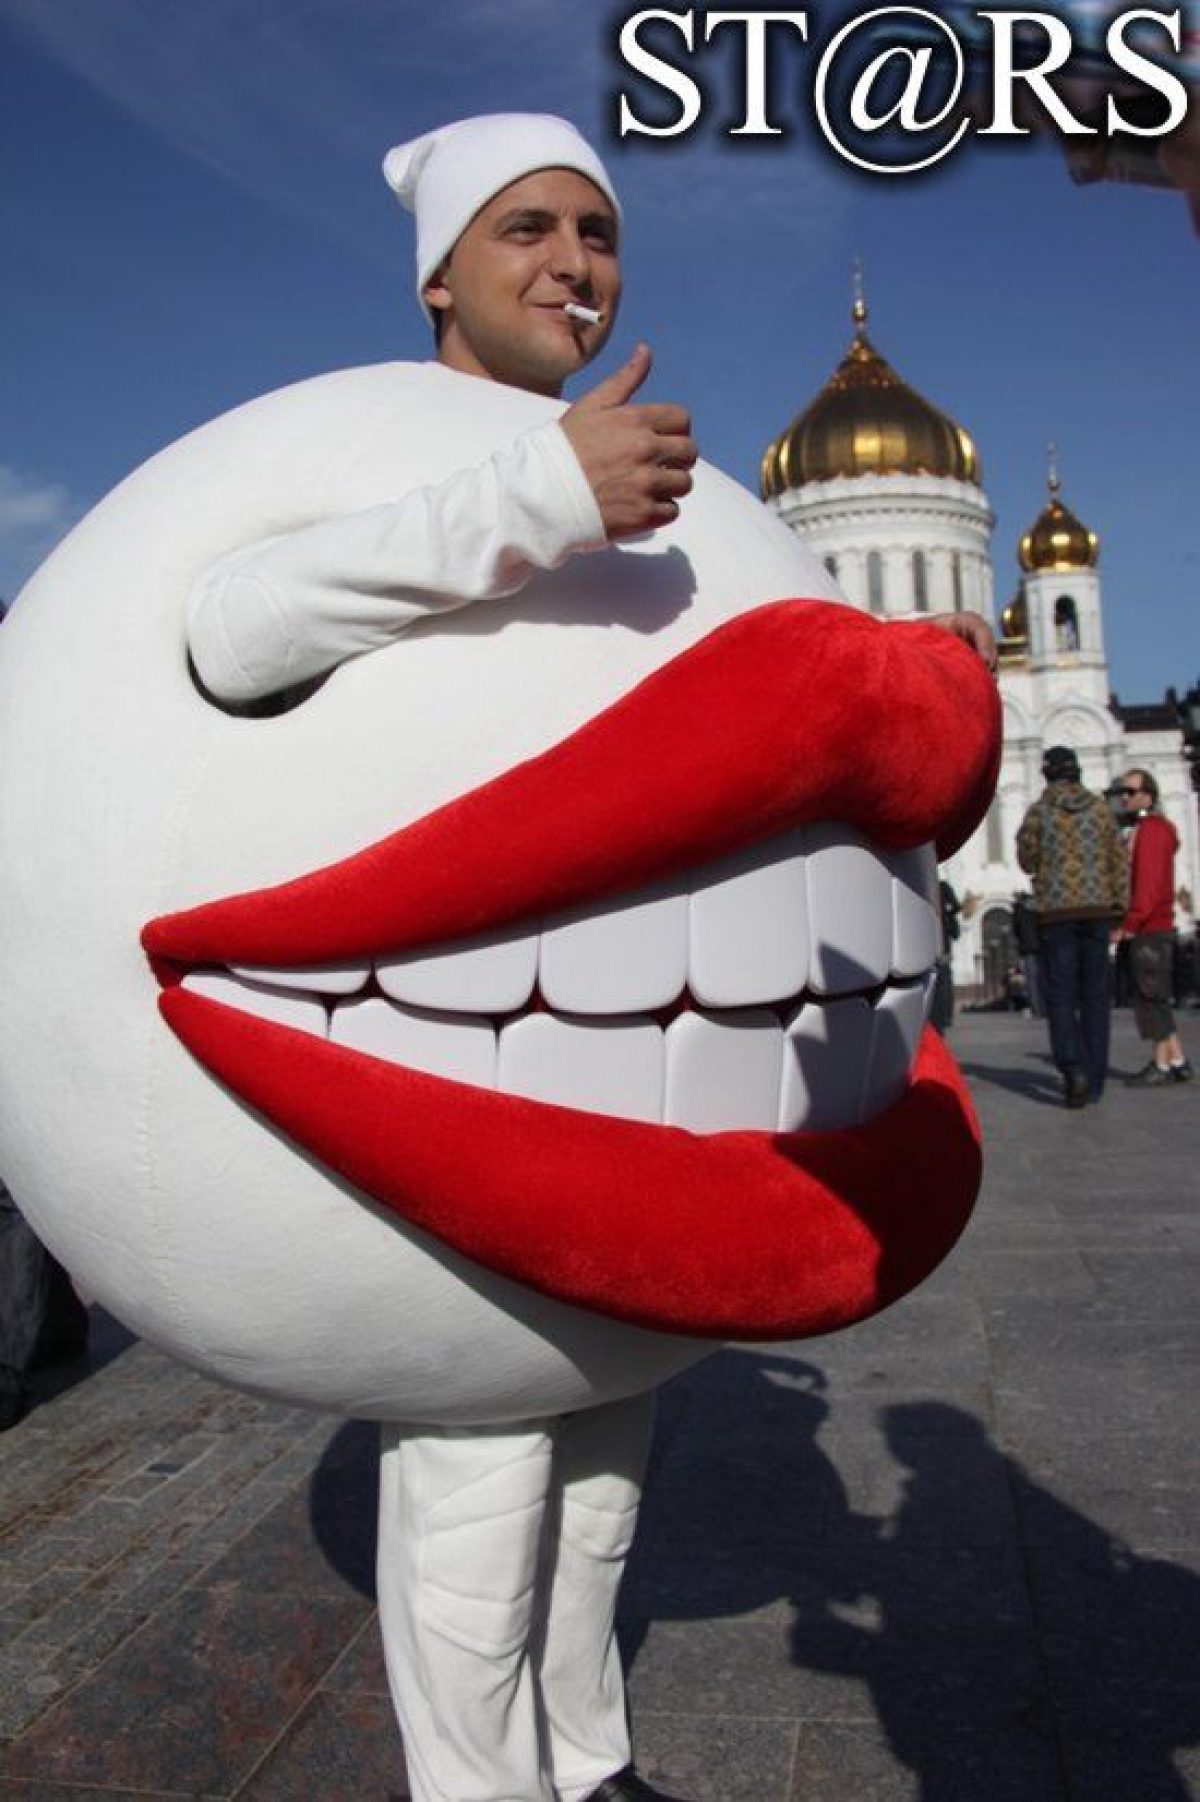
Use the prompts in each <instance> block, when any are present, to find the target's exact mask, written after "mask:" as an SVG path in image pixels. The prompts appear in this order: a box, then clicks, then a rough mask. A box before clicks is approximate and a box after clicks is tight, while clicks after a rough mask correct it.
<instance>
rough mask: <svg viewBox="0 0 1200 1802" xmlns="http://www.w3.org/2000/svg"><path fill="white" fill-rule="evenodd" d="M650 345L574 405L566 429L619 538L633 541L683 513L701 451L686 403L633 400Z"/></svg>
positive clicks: (606, 518)
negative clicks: (638, 534)
mask: <svg viewBox="0 0 1200 1802" xmlns="http://www.w3.org/2000/svg"><path fill="white" fill-rule="evenodd" d="M650 364H651V356H650V351H649V348H648V346H646V345H645V344H639V345H638V347H637V349H636V350H635V351H634V353H633V355H632V356H631V357H630V359H629V361H628V363H626V364H625V365H624V367H623V368H621V369H618V370H617V371H616V373H615V374H614V375H610V376H608V377H607V378H606V379H605V380H604V381H602V382H598V383H597V385H596V386H595V387H594V388H592V389H591V390H590V391H589V392H588V393H587V394H585V395H583V396H582V398H581V399H580V400H577V401H576V402H575V405H574V406H573V407H570V408H568V410H567V412H566V413H564V414H563V417H562V421H561V423H562V428H563V431H564V432H565V433H566V434H567V437H568V439H569V440H570V443H571V448H572V450H573V451H574V452H575V455H576V456H577V457H578V459H579V462H580V465H581V466H582V469H583V473H584V475H585V476H586V477H587V479H588V482H589V483H590V484H591V489H592V493H593V494H594V495H595V497H596V504H597V506H598V507H599V509H600V514H601V517H602V518H603V520H604V530H605V532H606V533H607V534H608V537H609V538H610V539H611V540H615V539H619V538H632V537H634V536H635V535H636V534H637V533H639V532H647V531H649V530H650V529H651V528H652V527H654V526H665V525H669V524H670V522H671V520H673V519H677V518H678V517H679V501H680V500H681V499H682V497H683V496H684V495H685V494H687V493H689V492H690V490H691V486H692V478H691V474H690V471H691V469H692V467H693V465H694V464H695V462H696V458H697V456H698V455H699V452H698V451H697V449H696V444H695V441H694V439H693V438H692V436H691V416H690V415H689V414H688V412H687V410H686V409H685V408H683V407H675V406H670V405H667V404H662V405H649V404H645V403H643V404H641V405H634V404H632V401H633V396H634V395H635V394H636V393H637V391H638V389H639V388H640V387H641V385H642V383H643V382H644V381H645V379H646V377H647V376H648V375H649V373H650Z"/></svg>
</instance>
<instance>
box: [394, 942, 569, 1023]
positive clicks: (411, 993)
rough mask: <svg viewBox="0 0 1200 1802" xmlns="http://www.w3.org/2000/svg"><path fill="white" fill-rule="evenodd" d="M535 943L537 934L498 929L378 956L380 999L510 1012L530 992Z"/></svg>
mask: <svg viewBox="0 0 1200 1802" xmlns="http://www.w3.org/2000/svg"><path fill="white" fill-rule="evenodd" d="M537 944H538V941H537V933H536V932H531V931H528V930H517V929H513V928H509V929H507V930H506V929H504V928H501V929H500V930H499V931H497V932H486V933H481V934H480V935H479V936H478V937H477V938H470V939H458V940H457V941H456V942H455V943H454V944H452V945H449V946H447V947H446V948H445V949H444V950H442V949H439V950H435V951H414V952H411V953H407V954H404V955H402V956H400V957H381V958H379V959H378V960H377V962H376V965H375V973H376V976H377V977H378V979H379V986H380V988H381V989H382V990H383V992H384V994H385V995H391V996H392V998H393V999H394V1000H396V1001H404V1002H408V1003H410V1004H411V1005H413V1006H415V1007H435V1008H448V1009H450V1010H451V1011H452V1012H458V1011H459V1010H460V1009H461V1010H463V1011H464V1012H467V1013H476V1014H509V1013H513V1012H514V1011H515V1010H516V1009H517V1008H519V1007H524V1005H525V1003H526V1002H527V1001H528V999H529V997H530V995H532V993H533V984H534V979H535V977H536V976H537Z"/></svg>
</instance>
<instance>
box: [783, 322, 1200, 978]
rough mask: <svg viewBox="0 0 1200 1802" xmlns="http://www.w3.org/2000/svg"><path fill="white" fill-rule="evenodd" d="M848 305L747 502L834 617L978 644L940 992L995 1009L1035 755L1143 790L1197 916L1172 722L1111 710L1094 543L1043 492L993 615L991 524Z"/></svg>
mask: <svg viewBox="0 0 1200 1802" xmlns="http://www.w3.org/2000/svg"><path fill="white" fill-rule="evenodd" d="M866 325H867V309H866V305H865V303H864V301H863V299H862V297H861V295H860V296H859V297H858V298H857V299H856V300H855V303H854V337H853V340H852V342H851V344H850V348H849V350H848V351H847V352H846V355H845V356H844V357H843V358H842V361H841V362H840V363H839V364H838V366H837V368H836V369H835V370H834V372H833V374H832V375H831V376H830V378H829V380H828V381H827V382H826V384H825V386H824V387H823V388H822V389H821V392H820V393H819V394H818V395H817V396H816V398H815V399H814V400H813V401H811V402H810V404H809V405H808V406H807V407H806V408H805V409H804V410H803V412H801V413H800V414H798V415H797V417H796V418H795V419H794V420H793V421H792V422H791V424H790V425H789V426H787V427H786V428H785V430H784V431H783V432H782V433H781V434H780V435H779V437H778V438H776V439H775V440H774V441H773V442H772V443H771V444H770V445H768V447H767V450H766V452H765V454H764V456H763V460H762V476H761V480H762V495H763V499H764V501H765V502H766V504H767V506H768V507H770V508H772V509H773V510H774V511H775V512H777V513H778V514H779V516H780V518H781V519H782V520H784V522H785V523H786V524H787V525H789V526H790V527H791V528H792V529H793V531H796V532H798V533H799V534H800V536H801V537H802V538H804V539H806V540H807V541H808V543H809V544H810V545H811V546H812V549H813V550H814V551H815V552H816V553H817V555H818V556H819V557H821V558H822V560H823V561H824V563H825V565H826V567H827V568H828V569H829V571H830V573H831V574H832V575H833V576H834V578H835V579H836V581H837V582H838V583H839V585H840V587H841V589H842V591H843V593H844V594H845V596H846V599H847V600H848V601H849V602H850V603H851V605H852V606H855V607H861V608H864V609H865V610H867V611H868V612H871V613H875V614H878V615H879V616H880V617H882V618H887V619H915V618H919V617H920V616H921V614H923V613H943V612H950V611H961V610H964V609H965V610H973V611H975V612H978V613H982V614H983V615H984V616H985V617H986V618H987V619H989V620H990V621H991V622H992V624H993V626H994V627H995V629H996V632H997V637H998V639H999V646H1000V677H999V680H1000V694H1001V699H1002V701H1003V704H1004V761H1003V766H1002V769H1001V774H1000V782H999V787H998V789H997V791H996V798H995V800H994V802H993V804H992V807H991V810H990V812H989V814H988V817H987V819H986V821H985V822H984V824H983V825H982V826H981V827H980V829H979V831H978V832H977V833H976V834H975V836H974V838H972V839H971V840H970V842H969V843H968V844H966V845H964V847H963V848H962V850H961V851H959V852H957V853H956V855H955V856H954V857H953V858H951V859H950V861H949V863H948V864H947V865H946V866H945V867H944V869H943V871H942V874H943V875H944V876H945V877H946V878H947V879H948V880H949V881H950V883H951V884H952V885H953V887H954V889H955V891H956V893H957V895H958V897H959V900H960V902H961V905H962V914H961V917H960V926H961V933H960V937H959V939H958V941H957V943H956V944H955V945H954V947H953V960H954V961H953V967H954V980H955V986H956V987H957V988H959V989H960V990H962V991H964V992H965V993H966V994H968V995H974V996H979V997H984V996H992V995H995V994H996V993H997V992H998V991H999V989H1000V987H1001V985H1002V983H1003V978H1004V973H1005V971H1006V970H1007V968H1008V967H1009V965H1010V964H1011V962H1012V961H1013V947H1012V936H1011V935H1012V915H1011V904H1012V900H1013V897H1014V895H1015V894H1017V893H1018V892H1021V891H1024V890H1027V889H1028V878H1027V877H1026V876H1025V875H1024V874H1023V872H1022V871H1021V869H1020V867H1019V865H1018V864H1017V860H1016V846H1015V840H1016V833H1017V828H1018V826H1019V825H1020V823H1021V819H1022V817H1023V815H1024V813H1025V809H1026V808H1027V807H1028V806H1029V804H1030V803H1031V802H1032V801H1034V800H1036V798H1037V796H1038V795H1039V794H1040V793H1041V791H1042V787H1043V780H1042V775H1041V758H1042V752H1043V750H1044V749H1045V748H1046V747H1047V746H1048V745H1055V744H1064V745H1070V746H1072V748H1073V749H1074V750H1075V751H1076V752H1077V753H1078V756H1079V762H1080V765H1081V768H1082V772H1083V780H1084V782H1085V783H1086V784H1087V786H1088V787H1089V788H1093V789H1098V790H1103V789H1106V788H1108V786H1109V785H1110V783H1111V782H1112V781H1113V779H1114V778H1115V777H1116V776H1118V775H1119V774H1120V773H1121V772H1122V771H1124V770H1126V769H1129V768H1131V767H1133V766H1137V767H1139V768H1142V769H1147V770H1150V771H1151V772H1152V773H1153V775H1154V777H1155V779H1156V780H1157V782H1158V785H1159V790H1160V794H1161V805H1162V809H1163V812H1164V813H1165V814H1166V815H1167V817H1168V818H1169V819H1170V820H1171V821H1172V822H1173V823H1174V825H1175V827H1176V829H1177V831H1178V833H1179V838H1180V846H1181V850H1180V855H1179V858H1178V860H1177V862H1176V881H1177V885H1178V887H1177V895H1176V903H1177V904H1176V924H1177V926H1178V927H1179V928H1180V929H1181V930H1183V931H1185V932H1190V931H1192V930H1193V929H1194V927H1195V922H1196V914H1197V910H1198V909H1200V834H1198V832H1197V807H1196V796H1195V793H1194V792H1193V789H1192V786H1191V769H1190V765H1189V763H1188V760H1187V758H1186V756H1185V754H1184V744H1183V735H1182V732H1181V730H1180V726H1179V722H1178V718H1177V716H1176V712H1175V709H1174V708H1173V707H1171V706H1170V705H1169V704H1166V703H1163V704H1160V705H1157V706H1144V707H1121V706H1119V704H1118V703H1117V702H1116V700H1115V698H1114V697H1113V695H1112V693H1111V689H1110V685H1109V673H1108V661H1107V657H1106V654H1105V649H1104V617H1103V607H1102V598H1101V587H1100V575H1099V556H1100V547H1099V540H1098V539H1097V536H1096V534H1095V533H1094V532H1092V531H1090V530H1089V529H1088V528H1087V527H1086V526H1085V525H1083V524H1082V522H1081V521H1080V520H1079V519H1077V518H1076V516H1075V515H1074V513H1072V512H1071V510H1070V508H1069V507H1068V506H1067V505H1066V503H1065V502H1064V500H1063V499H1062V495H1061V492H1060V483H1059V479H1058V474H1057V471H1056V469H1055V466H1054V460H1053V454H1052V455H1051V460H1050V470H1049V493H1048V496H1047V499H1046V504H1045V506H1044V507H1043V509H1042V511H1041V513H1040V514H1039V515H1038V517H1037V519H1036V520H1034V522H1033V524H1032V525H1031V526H1030V528H1029V530H1028V531H1027V532H1026V533H1025V535H1024V537H1023V538H1022V539H1021V542H1020V547H1019V551H1018V558H1019V562H1020V568H1021V578H1020V585H1019V587H1018V589H1017V592H1016V593H1015V594H1014V595H1013V597H1012V599H1011V600H1009V601H1008V603H1007V604H1006V605H1005V606H1003V607H1002V608H1001V609H1000V610H999V615H998V617H997V610H996V607H995V604H994V582H993V573H992V556H991V537H992V526H993V523H994V522H993V516H992V512H991V509H990V507H989V506H988V499H987V495H986V494H985V492H984V489H983V483H982V475H981V470H980V463H979V456H978V453H977V451H976V449H975V445H974V442H973V440H972V439H971V437H970V435H969V434H968V433H967V432H966V431H964V430H963V428H962V426H960V425H958V424H956V422H955V421H954V420H953V419H951V418H950V417H949V416H948V415H947V414H945V413H942V412H941V411H939V409H938V408H937V407H935V406H933V405H931V403H930V402H929V401H927V400H925V399H924V398H923V396H921V395H920V394H918V393H916V391H915V390H914V389H913V388H910V387H909V385H908V383H907V382H905V381H903V380H902V379H901V377H900V376H899V375H897V373H896V371H895V370H894V369H893V368H892V366H891V364H890V363H888V361H887V360H886V358H884V357H883V356H881V355H880V353H879V352H878V351H877V350H876V349H875V346H874V345H873V344H872V342H871V340H870V339H869V338H868V336H867V330H866Z"/></svg>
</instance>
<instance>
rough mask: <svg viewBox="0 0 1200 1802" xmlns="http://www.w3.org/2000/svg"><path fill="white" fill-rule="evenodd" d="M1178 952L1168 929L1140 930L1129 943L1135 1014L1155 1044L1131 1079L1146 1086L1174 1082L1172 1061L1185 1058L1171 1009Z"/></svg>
mask: <svg viewBox="0 0 1200 1802" xmlns="http://www.w3.org/2000/svg"><path fill="white" fill-rule="evenodd" d="M1174 953H1175V945H1174V939H1173V936H1172V934H1170V933H1167V932H1145V933H1138V934H1136V935H1135V937H1134V938H1132V939H1131V940H1130V943H1129V968H1130V974H1131V977H1132V980H1133V1012H1134V1018H1135V1019H1136V1021H1137V1028H1138V1035H1139V1037H1140V1038H1142V1039H1145V1040H1147V1041H1148V1042H1149V1043H1150V1045H1151V1046H1152V1048H1153V1049H1152V1054H1151V1061H1150V1062H1149V1063H1148V1064H1147V1065H1146V1066H1145V1068H1144V1069H1142V1070H1139V1071H1138V1073H1137V1075H1136V1077H1132V1078H1131V1079H1130V1080H1131V1081H1132V1082H1136V1083H1138V1084H1142V1085H1145V1086H1154V1085H1165V1084H1166V1083H1173V1082H1174V1080H1175V1079H1174V1077H1173V1075H1172V1073H1171V1065H1172V1062H1173V1061H1176V1060H1177V1061H1180V1062H1181V1061H1182V1055H1183V1048H1182V1046H1181V1045H1180V1043H1179V1040H1178V1037H1177V1036H1176V1034H1175V1016H1174V1014H1173V1013H1172V1011H1171V994H1172V983H1171V977H1172V963H1173V961H1174Z"/></svg>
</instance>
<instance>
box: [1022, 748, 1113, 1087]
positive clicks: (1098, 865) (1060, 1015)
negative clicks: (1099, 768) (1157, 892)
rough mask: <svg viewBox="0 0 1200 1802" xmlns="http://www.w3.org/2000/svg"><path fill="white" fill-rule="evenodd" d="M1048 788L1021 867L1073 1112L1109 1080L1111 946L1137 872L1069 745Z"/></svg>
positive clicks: (1053, 1039)
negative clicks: (1028, 881)
mask: <svg viewBox="0 0 1200 1802" xmlns="http://www.w3.org/2000/svg"><path fill="white" fill-rule="evenodd" d="M1042 774H1043V775H1044V776H1045V778H1046V786H1045V788H1044V789H1043V791H1042V793H1041V795H1040V797H1039V798H1038V800H1036V801H1035V802H1034V804H1033V806H1032V807H1031V808H1030V809H1029V811H1028V813H1027V814H1026V815H1025V818H1024V819H1023V820H1022V822H1021V829H1020V831H1019V832H1018V833H1017V859H1018V861H1019V863H1020V865H1021V868H1022V869H1023V870H1024V871H1025V872H1026V874H1027V875H1029V876H1030V877H1031V878H1032V879H1033V908H1034V913H1035V914H1036V916H1037V923H1038V936H1039V939H1040V942H1041V957H1042V976H1043V983H1044V988H1045V1003H1046V1018H1047V1021H1048V1024H1049V1028H1050V1053H1051V1056H1052V1057H1053V1059H1054V1062H1055V1064H1056V1065H1057V1066H1058V1070H1059V1072H1060V1074H1061V1076H1062V1080H1063V1098H1064V1100H1065V1102H1066V1105H1067V1106H1068V1107H1083V1106H1084V1105H1085V1104H1086V1103H1087V1102H1088V1100H1089V1099H1090V1100H1092V1101H1099V1099H1100V1097H1101V1095H1102V1094H1103V1093H1104V1083H1105V1079H1106V1077H1107V1075H1108V1035H1109V1020H1110V1013H1111V995H1110V989H1109V967H1108V943H1109V935H1110V932H1111V930H1112V927H1113V926H1114V924H1115V923H1117V922H1118V921H1120V920H1121V919H1122V918H1123V917H1124V913H1125V908H1126V905H1127V902H1128V896H1129V863H1128V859H1127V857H1126V854H1125V847H1124V845H1123V844H1122V842H1121V833H1120V829H1119V827H1118V826H1117V823H1116V821H1115V820H1114V818H1113V816H1112V812H1111V810H1110V808H1109V805H1108V802H1107V801H1106V800H1105V799H1104V797H1103V796H1102V795H1096V794H1093V793H1092V792H1091V790H1090V789H1086V788H1085V787H1084V786H1083V783H1082V782H1081V781H1080V779H1079V759H1078V758H1077V757H1076V755H1075V752H1074V751H1073V750H1072V749H1071V748H1070V746H1069V745H1051V747H1050V749H1049V750H1048V751H1047V752H1046V754H1045V756H1044V757H1043V759H1042Z"/></svg>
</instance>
